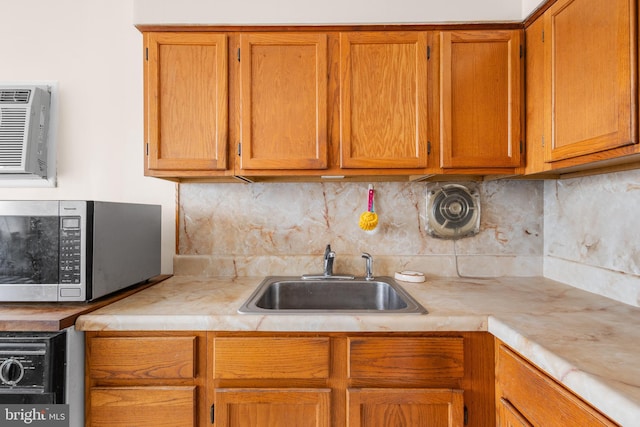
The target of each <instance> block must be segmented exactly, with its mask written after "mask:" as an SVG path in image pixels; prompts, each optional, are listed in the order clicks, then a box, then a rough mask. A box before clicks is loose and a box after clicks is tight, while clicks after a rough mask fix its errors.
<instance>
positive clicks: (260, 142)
mask: <svg viewBox="0 0 640 427" xmlns="http://www.w3.org/2000/svg"><path fill="white" fill-rule="evenodd" d="M503 27H505V26H503ZM510 27H511V28H513V25H511V26H510ZM429 28H432V27H430V26H427V25H424V26H418V25H413V26H410V29H407V27H406V26H384V27H380V26H375V27H372V26H350V27H348V29H349V31H342V29H343V28H342V27H338V26H334V27H325V28H322V29H320V30H315V29H309V28H303V27H277V28H275V29H274V28H269V29H264V28H256V27H248V28H246V29H245V28H229V29H225V28H222V27H197V28H195V27H175V28H170V27H140V29H141V31H142V32H143V34H144V43H145V61H144V63H145V124H146V127H145V144H146V146H145V149H146V152H147V154H146V157H145V159H146V162H145V173H146V174H147V175H151V176H157V177H164V178H171V179H178V180H181V179H208V178H214V179H218V180H219V179H220V178H232V177H234V176H235V177H239V178H240V179H245V178H246V180H249V181H252V180H268V179H271V178H274V177H276V178H280V179H287V178H295V179H296V180H300V179H303V180H304V179H311V180H314V179H319V178H321V177H346V178H350V179H351V178H353V179H357V178H358V177H360V178H361V179H372V178H374V177H375V178H374V179H382V180H408V179H418V178H421V177H424V176H428V175H432V174H434V173H436V174H437V173H447V174H474V175H479V174H489V173H490V174H496V173H514V170H515V167H516V166H519V165H520V152H519V149H520V129H521V126H522V123H521V120H520V113H521V111H522V109H521V108H520V102H521V100H522V94H521V90H520V86H521V83H522V76H521V71H522V67H521V66H520V58H519V48H520V46H519V44H520V33H521V31H519V30H496V31H488V30H475V29H474V30H469V31H446V32H442V33H439V32H436V31H427V29H429ZM371 29H374V30H371ZM438 141H440V143H438ZM438 156H440V157H441V164H437V162H435V161H434V160H433V159H436V158H438Z"/></svg>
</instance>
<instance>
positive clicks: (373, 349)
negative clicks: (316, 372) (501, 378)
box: [349, 337, 464, 380]
mask: <svg viewBox="0 0 640 427" xmlns="http://www.w3.org/2000/svg"><path fill="white" fill-rule="evenodd" d="M463 376H464V345H463V339H462V338H459V337H437V338H349V377H350V378H356V379H357V378H386V379H396V380H403V379H411V380H413V379H416V378H431V379H433V378H436V379H438V378H442V379H454V378H455V379H458V378H462V377H463Z"/></svg>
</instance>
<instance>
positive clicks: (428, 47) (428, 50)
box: [427, 46, 431, 61]
mask: <svg viewBox="0 0 640 427" xmlns="http://www.w3.org/2000/svg"><path fill="white" fill-rule="evenodd" d="M429 59H431V46H427V61H428V60H429Z"/></svg>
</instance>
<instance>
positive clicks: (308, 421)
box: [214, 388, 331, 427]
mask: <svg viewBox="0 0 640 427" xmlns="http://www.w3.org/2000/svg"><path fill="white" fill-rule="evenodd" d="M330 402H331V390H329V389H286V388H283V389H233V388H227V389H217V390H216V397H215V407H214V410H215V414H214V420H215V425H216V426H217V427H243V426H252V427H270V426H296V427H329V426H330V422H331V421H330V420H331V412H330Z"/></svg>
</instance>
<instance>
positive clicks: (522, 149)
mask: <svg viewBox="0 0 640 427" xmlns="http://www.w3.org/2000/svg"><path fill="white" fill-rule="evenodd" d="M522 153H524V142H522V141H520V154H522Z"/></svg>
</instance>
